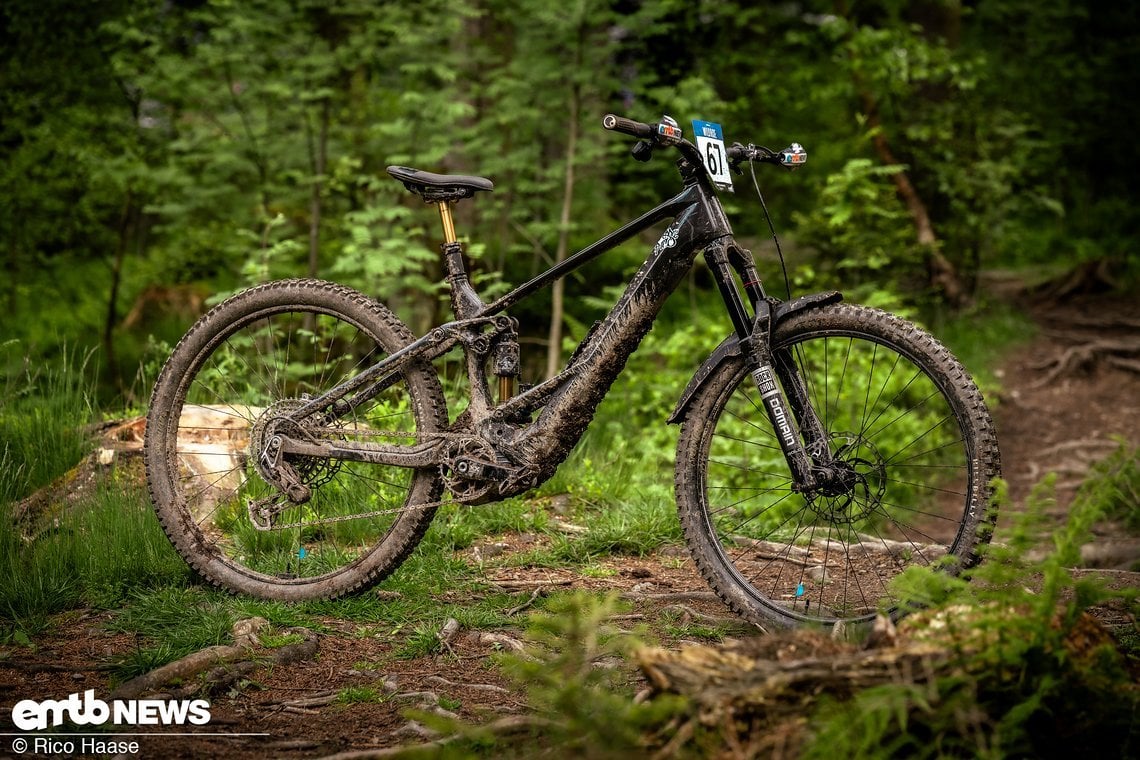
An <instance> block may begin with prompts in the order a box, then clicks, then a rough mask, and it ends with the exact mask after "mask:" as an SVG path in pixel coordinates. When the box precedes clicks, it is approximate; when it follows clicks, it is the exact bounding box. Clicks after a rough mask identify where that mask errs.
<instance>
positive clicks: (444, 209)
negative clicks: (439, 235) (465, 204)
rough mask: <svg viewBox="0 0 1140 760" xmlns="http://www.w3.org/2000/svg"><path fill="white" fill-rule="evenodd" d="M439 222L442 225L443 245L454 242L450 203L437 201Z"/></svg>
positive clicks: (453, 224) (453, 225)
mask: <svg viewBox="0 0 1140 760" xmlns="http://www.w3.org/2000/svg"><path fill="white" fill-rule="evenodd" d="M438 205H439V221H440V222H442V223H443V242H444V244H445V245H446V244H448V243H454V242H456V241H455V221H454V220H453V219H452V218H451V201H439V203H438Z"/></svg>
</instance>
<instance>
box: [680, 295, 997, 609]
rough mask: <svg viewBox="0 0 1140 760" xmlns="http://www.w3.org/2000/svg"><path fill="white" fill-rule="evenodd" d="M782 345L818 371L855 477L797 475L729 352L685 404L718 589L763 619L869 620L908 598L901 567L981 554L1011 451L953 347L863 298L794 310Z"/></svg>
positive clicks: (695, 546) (812, 390) (782, 328)
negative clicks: (797, 484)
mask: <svg viewBox="0 0 1140 760" xmlns="http://www.w3.org/2000/svg"><path fill="white" fill-rule="evenodd" d="M772 348H773V352H774V354H775V356H776V357H777V359H778V360H780V361H782V362H784V363H785V365H790V366H793V367H795V371H796V372H797V373H798V375H799V377H800V378H801V379H802V385H803V388H804V389H805V390H806V392H807V396H808V397H809V399H810V402H811V405H812V408H813V409H814V412H815V415H816V417H817V418H818V419H819V422H820V423H821V425H822V429H823V431H824V438H825V441H824V443H826V447H827V449H828V450H829V451H830V457H831V459H832V461H831V465H830V466H831V467H832V469H833V471H840V472H842V474H843V476H842V477H841V478H833V479H832V480H831V482H830V483H829V485H828V486H827V487H826V488H822V487H821V488H817V489H815V490H810V491H805V490H797V489H796V488H794V487H793V481H792V477H791V475H790V474H789V471H788V466H787V463H786V461H785V460H784V457H783V454H782V452H781V449H780V446H779V444H778V442H777V440H776V438H775V436H774V434H773V432H772V429H771V426H770V424H769V422H768V418H767V416H766V415H765V412H764V405H763V404H762V403H761V399H760V395H759V393H758V391H757V390H756V387H755V385H754V384H753V381H752V378H751V377H750V375H749V374H748V372H747V371H746V368H745V366H744V361H743V359H742V358H741V357H739V356H736V357H732V358H730V359H729V360H727V361H724V362H723V363H722V364H721V365H720V366H719V367H718V368H717V369H716V370H715V371H714V372H713V373H712V374H711V375H710V376H709V377H708V379H707V380H706V382H705V384H704V385H703V386H702V387H701V389H700V391H699V393H698V395H697V397H696V398H695V399H694V400H693V402H692V404H691V405H690V407H689V410H688V413H687V415H686V416H685V419H684V422H683V424H682V429H681V436H680V439H679V441H678V446H677V474H676V487H677V501H678V506H679V508H680V513H681V522H682V526H683V528H684V532H685V537H686V541H687V543H688V544H689V548H690V551H691V552H692V555H693V558H694V560H695V561H696V564H697V566H698V568H699V569H700V571H701V573H702V574H703V575H704V577H705V579H706V580H707V581H708V582H709V584H710V585H711V586H712V587H713V589H714V590H715V591H716V592H717V594H718V595H719V596H720V597H721V598H722V599H724V601H725V602H726V603H728V605H729V606H730V607H731V608H733V609H734V610H735V611H736V612H738V613H740V614H741V615H743V616H744V617H746V618H748V619H750V620H752V621H753V622H756V623H758V624H763V623H775V624H777V625H781V626H789V625H796V624H800V623H808V622H813V623H819V624H824V625H832V624H834V623H837V622H839V621H852V622H860V621H866V620H869V619H871V618H873V617H874V615H875V614H876V612H878V611H882V610H890V609H893V608H894V607H895V606H896V605H897V599H896V598H895V596H894V593H893V591H892V589H891V585H890V582H891V580H892V579H893V578H895V577H896V576H897V575H899V574H900V573H901V572H902V571H904V570H905V569H906V568H907V567H910V566H913V565H919V566H936V567H940V568H945V569H947V570H950V571H954V570H955V569H957V568H960V567H963V566H966V565H969V564H971V563H973V562H975V561H976V559H977V557H976V554H975V549H976V548H977V546H978V544H979V543H981V542H983V541H986V540H988V538H989V527H992V526H991V525H990V524H989V523H990V522H991V521H992V519H993V517H994V515H993V513H992V511H990V504H989V501H990V495H991V483H992V481H993V479H994V478H995V477H997V476H998V475H999V470H1000V460H999V455H998V447H997V440H996V437H995V435H994V429H993V423H992V422H991V420H990V416H989V413H988V412H987V411H986V408H985V404H984V402H983V400H982V396H981V393H980V392H979V391H978V389H977V387H976V386H975V385H974V383H973V381H972V380H971V379H970V377H969V375H968V374H967V373H966V371H965V369H963V368H962V366H961V364H959V363H958V361H957V360H956V359H955V358H954V357H953V356H952V355H951V354H950V352H949V351H948V350H947V349H946V348H945V347H944V346H942V345H941V344H940V343H939V342H938V341H936V340H935V339H934V338H932V337H931V336H930V335H928V334H927V333H925V332H923V331H922V330H920V329H919V328H917V327H915V326H914V325H912V324H910V323H909V322H906V321H904V320H902V319H899V318H897V317H895V316H892V315H890V314H887V313H885V312H881V311H878V310H875V309H869V308H865V307H860V306H853V305H849V304H840V305H835V306H829V307H826V308H822V309H816V310H812V311H808V312H803V313H800V314H797V315H794V316H792V317H790V318H788V319H787V320H786V321H784V322H782V323H781V324H780V325H779V326H778V328H777V329H776V332H775V335H774V336H773V346H772ZM821 445H822V444H821ZM817 453H818V452H817ZM837 482H839V483H841V484H842V486H841V487H837V485H836V483H837ZM982 526H986V527H985V528H983V527H982Z"/></svg>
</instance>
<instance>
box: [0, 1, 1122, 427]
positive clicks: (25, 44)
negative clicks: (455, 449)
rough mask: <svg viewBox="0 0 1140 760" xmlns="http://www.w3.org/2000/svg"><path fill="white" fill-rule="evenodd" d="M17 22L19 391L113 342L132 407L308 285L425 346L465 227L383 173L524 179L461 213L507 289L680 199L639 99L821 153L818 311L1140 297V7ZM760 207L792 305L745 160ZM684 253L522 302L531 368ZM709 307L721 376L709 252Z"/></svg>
mask: <svg viewBox="0 0 1140 760" xmlns="http://www.w3.org/2000/svg"><path fill="white" fill-rule="evenodd" d="M0 16H2V23H3V26H4V34H3V35H2V36H0V39H2V42H0V46H2V47H0V50H2V52H0V56H2V58H3V65H2V67H0V92H2V95H0V97H2V98H3V107H2V110H3V114H4V118H3V123H2V125H0V151H2V152H3V156H4V160H3V161H2V162H0V173H2V181H0V187H2V188H3V189H2V190H0V208H3V210H4V213H3V214H0V240H3V253H2V256H3V265H2V266H3V278H2V284H0V302H2V303H3V308H4V313H5V319H4V330H3V340H2V341H0V343H2V346H3V352H2V354H0V358H2V359H3V364H0V367H2V369H3V372H4V373H5V374H4V376H5V377H6V378H8V379H9V383H8V387H9V388H11V387H12V383H11V378H12V377H14V376H16V375H19V374H21V373H23V372H24V371H25V369H26V367H27V366H28V363H29V362H31V363H32V364H36V363H39V362H42V361H43V360H45V359H50V358H52V357H53V356H56V355H58V354H60V353H61V352H63V351H65V350H70V351H73V352H79V353H83V352H86V351H88V350H89V349H90V350H92V351H93V353H94V359H93V360H92V361H91V364H92V366H96V365H97V366H98V367H99V372H100V377H99V385H98V388H99V392H98V397H99V399H100V401H101V402H102V403H106V404H109V405H111V406H115V407H123V406H126V407H139V406H141V405H142V404H145V400H146V395H147V394H148V393H149V389H150V383H151V382H152V380H153V376H154V373H155V372H156V370H157V367H158V366H159V365H160V363H161V361H162V360H163V359H164V358H165V355H166V354H167V353H168V350H169V347H170V346H171V345H172V342H173V341H175V340H177V337H178V336H179V335H180V334H181V333H182V332H183V331H184V330H185V328H186V327H187V326H188V324H189V322H190V321H192V319H193V318H195V317H196V316H197V315H198V314H199V313H201V312H202V311H203V310H204V309H205V308H206V307H208V306H209V305H210V304H212V303H215V302H217V301H218V300H220V299H221V298H222V297H223V296H224V295H225V294H227V293H230V292H233V291H234V290H235V289H237V288H240V287H241V286H243V285H245V284H250V283H253V282H259V281H264V280H267V279H270V278H276V277H285V276H316V277H323V278H328V279H335V280H337V281H339V282H342V283H344V284H348V285H351V286H354V287H357V288H360V289H361V290H363V291H365V292H367V293H369V294H371V295H374V296H375V297H377V298H379V299H381V300H383V301H385V302H387V303H388V304H389V305H391V306H393V307H394V308H395V309H396V310H397V311H398V312H399V313H400V314H401V316H403V317H404V318H405V320H406V321H407V322H408V323H409V324H410V325H411V326H412V328H413V330H414V331H415V332H416V333H417V334H422V332H424V331H425V330H426V329H427V328H428V327H429V326H431V325H432V324H438V323H440V322H441V321H443V320H444V319H445V316H446V314H445V306H446V301H445V299H444V294H443V292H442V290H441V284H440V280H441V274H440V272H441V269H440V260H439V255H438V249H437V244H438V240H439V233H438V222H437V221H436V214H435V213H434V210H433V209H431V207H428V206H424V205H423V204H422V203H420V202H419V200H418V199H417V198H415V197H413V196H411V195H410V194H408V193H406V192H405V191H404V190H403V188H402V187H401V186H400V185H399V184H398V183H396V182H394V181H392V180H391V179H390V178H389V177H388V176H387V175H386V174H385V172H384V167H385V166H386V165H389V164H405V165H411V166H416V167H419V168H422V169H426V170H430V171H442V172H465V173H472V174H480V175H483V176H487V177H490V178H492V179H493V180H494V181H495V183H496V190H495V192H494V193H493V194H489V195H481V196H480V197H478V198H477V199H475V200H474V201H473V202H472V201H468V202H464V203H462V204H460V206H459V208H458V227H459V231H460V235H461V237H463V238H464V239H466V240H468V241H469V248H468V250H469V253H470V256H471V259H472V260H473V261H472V266H473V269H474V271H475V273H476V280H477V282H478V285H479V287H480V288H481V290H482V292H483V293H485V294H492V293H495V292H501V291H503V290H504V289H506V288H507V287H508V286H510V285H514V284H519V283H521V282H522V281H524V280H525V279H527V278H529V277H531V276H533V275H534V274H535V273H537V272H538V271H541V270H542V269H545V268H546V267H547V266H549V265H550V264H551V263H553V262H554V261H556V260H558V259H561V258H563V257H565V256H566V255H568V253H572V252H573V251H575V250H578V249H580V248H581V247H583V246H585V245H587V244H588V243H590V242H592V241H593V240H595V239H597V238H598V237H600V236H601V235H603V234H604V233H606V232H608V231H609V230H611V229H613V228H615V227H616V226H618V225H619V224H621V223H624V222H625V221H627V220H629V219H631V218H633V217H634V216H636V215H637V214H639V213H641V212H642V211H643V210H645V209H647V208H650V207H651V206H652V205H654V204H655V203H656V202H658V201H660V200H661V199H663V198H666V197H669V196H670V195H671V194H672V193H673V192H675V190H676V189H677V188H678V186H679V185H678V181H677V177H676V172H675V169H674V167H673V166H672V158H671V157H669V156H666V155H664V151H662V152H659V155H657V156H656V158H655V160H653V161H650V162H649V163H646V164H640V163H637V162H635V161H633V160H632V159H631V157H630V155H629V149H630V147H631V142H630V141H629V140H627V139H626V138H624V137H622V136H619V135H616V134H612V133H607V132H605V131H603V130H602V129H601V128H600V119H601V116H602V115H603V114H605V113H607V112H614V113H619V114H622V115H626V116H629V117H631V118H635V119H638V120H642V121H656V120H657V119H658V118H659V117H660V116H661V115H662V114H663V113H668V114H670V115H672V116H673V117H675V118H676V119H677V120H678V121H679V122H680V123H681V124H682V126H683V128H685V130H686V132H688V131H689V127H690V125H689V121H690V120H691V119H693V118H701V119H705V120H710V121H717V122H720V123H721V124H723V125H724V128H725V135H726V139H727V140H728V141H729V142H732V141H734V140H739V141H741V142H749V141H754V142H756V143H758V144H765V145H768V146H769V147H772V148H781V147H784V146H785V145H786V144H787V143H789V142H790V141H792V140H796V141H799V142H801V143H803V144H804V145H805V146H806V147H807V150H808V152H809V155H810V161H809V164H808V167H807V168H806V169H805V170H802V171H799V172H796V173H794V174H787V173H784V172H781V171H775V170H771V169H767V170H764V171H761V172H760V173H759V174H758V179H759V181H760V185H761V188H762V189H763V190H764V192H765V195H766V200H767V202H768V206H769V209H770V210H771V212H772V214H773V217H774V218H775V221H776V225H777V229H778V231H779V232H780V233H781V235H782V240H783V241H784V243H785V249H786V251H787V253H788V254H789V260H790V269H791V273H792V279H793V283H792V287H793V290H794V291H795V292H797V293H801V292H806V291H810V290H818V289H823V288H830V287H840V288H842V289H843V290H844V291H845V292H846V293H847V294H848V298H849V300H855V301H862V302H865V303H870V304H873V305H883V306H888V307H890V308H894V309H896V310H904V311H908V312H909V313H910V314H911V315H912V316H914V317H917V318H920V319H922V320H924V321H925V322H926V323H927V324H928V325H930V326H933V327H935V328H937V326H938V325H939V324H942V323H943V322H945V321H946V320H947V319H948V318H949V317H952V316H953V315H954V314H960V313H962V311H963V310H969V309H971V308H975V307H977V306H978V305H979V304H980V305H983V306H984V305H985V304H986V303H987V302H989V301H992V299H991V298H990V297H989V293H988V291H987V288H986V282H987V280H986V276H987V273H992V272H995V271H1004V272H1009V271H1014V272H1016V273H1018V276H1020V277H1021V278H1023V279H1024V280H1026V281H1027V282H1028V284H1030V285H1034V284H1039V283H1042V282H1046V281H1051V280H1052V281H1062V282H1064V281H1065V278H1066V277H1067V276H1070V275H1072V274H1074V273H1075V274H1076V279H1075V280H1071V281H1069V284H1070V285H1072V284H1074V283H1076V284H1079V285H1081V286H1087V285H1089V284H1095V285H1101V286H1103V285H1104V284H1105V283H1106V282H1107V283H1109V284H1111V285H1112V286H1115V287H1117V288H1127V287H1129V286H1130V285H1133V284H1134V283H1135V279H1136V273H1137V263H1138V260H1140V254H1138V253H1137V251H1136V248H1135V246H1134V245H1133V242H1134V241H1135V239H1136V232H1137V222H1138V219H1140V211H1138V209H1137V205H1136V203H1135V198H1136V193H1135V190H1136V182H1137V176H1138V172H1137V169H1138V163H1140V162H1138V161H1137V148H1136V141H1135V139H1134V135H1133V131H1134V125H1135V124H1136V123H1137V121H1138V115H1140V114H1138V113H1137V112H1138V111H1140V102H1138V101H1137V100H1136V98H1135V97H1134V95H1135V93H1136V92H1137V91H1140V88H1138V87H1137V81H1136V80H1137V77H1138V72H1140V62H1138V61H1137V58H1138V56H1140V40H1138V36H1140V9H1137V7H1136V6H1135V5H1134V4H1131V3H1107V4H1105V3H1091V2H1079V1H1077V0H1043V1H1042V2H1028V1H1027V0H981V1H979V2H957V1H956V0H926V1H923V2H903V1H901V0H900V1H892V0H880V1H877V2H847V0H836V1H835V2H800V3H797V2H790V3H759V4H757V3H744V2H676V1H675V0H664V1H662V2H636V1H633V0H615V1H613V2H598V1H597V0H572V1H571V2H567V3H562V4H557V5H552V4H550V3H547V2H542V1H541V0H446V1H444V0H425V1H424V2H416V3H405V2H377V1H376V0H367V2H365V1H363V0H359V1H358V0H345V1H343V2H327V1H324V0H292V1H291V2H278V1H277V0H274V1H273V2H268V1H256V0H255V1H253V2H243V3H236V2H228V1H226V0H212V1H209V2H201V1H200V0H172V1H169V2H162V3H157V2H129V1H126V0H109V1H108V2H100V3H68V2H50V1H49V2H40V1H37V2H34V3H33V2H27V1H26V0H13V2H8V3H5V4H4V9H3V12H2V14H0ZM736 189H737V192H736V194H735V195H731V196H729V195H727V194H726V198H725V202H726V205H727V206H728V208H729V210H730V214H731V217H732V219H733V222H734V225H735V228H736V231H737V234H738V236H739V237H740V238H741V239H742V240H743V241H744V242H745V244H746V245H751V247H752V248H753V249H754V250H755V252H756V254H757V256H758V257H759V258H760V259H761V263H762V273H763V274H764V275H765V276H766V277H767V280H768V287H769V290H770V292H772V293H773V294H778V295H782V294H783V284H782V283H781V282H780V278H779V271H780V270H779V268H778V266H777V265H776V264H775V254H774V247H773V246H772V244H771V237H770V234H769V233H768V230H767V225H766V223H765V221H764V218H763V216H762V213H761V211H760V206H759V203H758V202H757V200H756V197H755V194H754V192H753V190H752V187H751V180H750V178H749V177H748V176H747V174H746V175H745V176H743V177H738V178H737V181H736ZM653 238H654V235H653V234H652V233H649V235H648V237H647V238H645V239H641V240H636V241H633V242H632V243H630V244H627V245H626V246H625V247H624V248H622V249H621V250H619V251H618V252H616V253H614V254H610V255H608V256H606V257H603V259H602V260H600V261H599V262H596V263H595V264H593V265H591V266H590V267H589V268H588V269H586V270H585V271H584V272H583V273H582V274H581V275H580V276H577V277H571V278H569V279H568V281H567V283H566V290H565V296H564V297H563V295H562V293H561V292H556V293H555V295H554V296H553V297H552V296H551V295H550V294H547V293H544V294H540V295H538V296H536V297H535V298H533V299H531V300H530V301H529V302H527V303H526V304H524V306H523V307H522V308H521V309H520V310H518V311H517V312H516V313H515V316H517V317H519V318H520V321H521V322H522V324H523V330H524V332H525V333H526V334H527V335H526V337H527V338H528V340H529V347H530V349H531V350H530V351H528V352H527V353H528V354H529V356H528V368H527V372H528V374H529V375H530V376H531V377H530V378H529V379H531V380H535V379H541V376H542V375H544V374H549V370H550V367H552V366H554V364H553V363H554V362H556V361H557V359H558V358H559V357H564V356H566V355H567V353H566V352H567V351H568V350H569V349H570V348H571V347H572V346H573V345H574V343H575V342H576V340H577V339H580V338H581V337H582V335H583V334H584V332H585V329H586V327H588V326H589V325H590V324H591V323H592V322H593V320H595V319H597V318H600V316H601V315H602V314H604V311H605V308H606V307H607V306H608V304H609V303H612V301H613V297H616V293H617V289H618V288H619V287H620V286H621V283H622V282H623V279H624V278H625V277H627V276H628V275H629V274H630V273H631V272H632V270H633V269H635V268H636V267H637V266H638V265H639V264H640V261H641V260H642V258H643V257H644V253H645V251H646V250H647V249H648V247H649V246H651V245H652V240H653ZM683 291H687V293H685V295H683V296H681V297H676V298H674V299H673V302H672V305H671V307H670V308H669V310H668V311H667V312H666V314H665V315H664V319H665V320H666V323H667V324H669V327H666V328H665V329H658V330H657V331H655V333H654V335H653V336H651V338H650V343H649V344H648V345H647V349H648V350H649V352H650V353H655V354H657V356H658V364H660V363H661V362H662V361H664V362H666V363H668V362H669V361H671V357H670V353H671V352H672V353H676V354H683V355H681V356H679V358H678V361H679V362H680V363H682V364H684V365H685V367H684V368H685V369H687V370H691V368H692V367H695V366H696V364H697V363H699V361H700V360H701V358H702V357H703V356H704V355H705V353H707V351H706V349H707V348H711V347H712V346H714V345H715V344H716V343H717V342H718V341H719V339H720V337H722V336H723V334H725V333H727V332H728V330H729V329H730V328H729V325H728V322H727V320H726V319H725V318H724V316H723V315H722V313H721V311H722V310H720V309H719V308H718V307H717V306H716V300H715V299H714V298H709V297H707V296H711V294H712V292H714V291H713V290H712V289H711V282H710V280H709V278H708V277H707V276H706V272H705V271H704V270H703V264H700V263H698V268H697V270H696V271H695V272H694V274H693V277H692V278H691V281H690V282H689V284H688V286H687V287H683ZM611 296H612V297H611ZM564 344H565V345H564ZM706 344H707V345H706ZM644 366H646V367H650V366H652V365H644ZM524 379H526V378H524ZM646 380H647V382H649V378H646ZM679 387H680V386H678V390H679ZM673 392H674V393H676V391H673Z"/></svg>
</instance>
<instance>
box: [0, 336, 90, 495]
mask: <svg viewBox="0 0 1140 760" xmlns="http://www.w3.org/2000/svg"><path fill="white" fill-rule="evenodd" d="M23 348H24V347H23V346H22V345H21V344H20V343H18V342H17V341H14V340H13V341H6V342H4V343H2V344H0V367H2V368H3V369H4V371H5V372H4V375H2V376H0V382H2V383H3V384H2V385H0V473H2V476H0V505H4V504H8V503H10V502H13V501H15V500H17V499H21V498H23V497H25V496H27V495H29V494H30V493H31V492H32V491H34V490H35V489H36V488H39V487H41V486H44V485H47V484H48V483H50V482H51V481H52V480H54V479H55V478H57V477H59V476H61V475H63V474H64V473H66V472H67V471H68V470H69V469H71V468H72V467H74V466H75V465H76V463H78V462H79V460H80V459H81V458H82V457H83V454H84V453H86V451H87V448H88V443H87V440H86V436H85V435H84V432H83V426H84V425H85V424H86V423H87V422H89V421H90V419H91V417H92V409H91V406H90V396H89V394H90V390H91V386H92V384H93V383H92V380H91V375H92V372H91V368H90V367H89V362H90V359H91V356H90V354H88V355H86V356H82V357H81V356H80V355H79V354H78V353H76V352H75V351H73V350H69V349H68V348H66V347H64V348H63V349H62V352H61V355H60V357H59V358H58V359H57V360H56V361H54V362H52V363H48V364H39V363H37V362H35V361H34V360H33V359H32V357H30V356H29V355H28V354H27V353H25V352H24V350H23Z"/></svg>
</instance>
